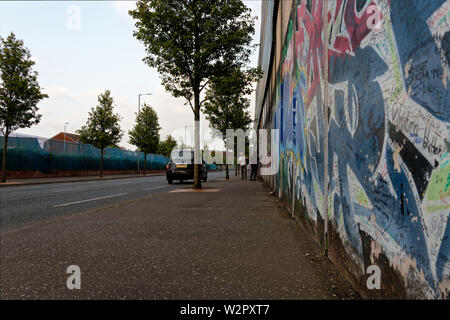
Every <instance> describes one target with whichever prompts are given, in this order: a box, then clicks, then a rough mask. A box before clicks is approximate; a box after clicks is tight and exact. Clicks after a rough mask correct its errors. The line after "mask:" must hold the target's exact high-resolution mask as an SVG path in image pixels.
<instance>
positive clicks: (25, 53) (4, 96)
mask: <svg viewBox="0 0 450 320" xmlns="http://www.w3.org/2000/svg"><path fill="white" fill-rule="evenodd" d="M30 58H31V54H30V51H29V50H28V49H27V48H25V47H24V44H23V41H22V40H18V39H16V36H15V35H14V33H11V34H10V35H9V36H8V37H7V38H6V39H4V38H1V37H0V78H1V83H0V131H1V132H2V133H3V157H2V178H1V181H2V182H6V170H7V167H6V159H7V152H8V138H9V135H10V134H11V133H12V132H14V131H15V130H17V129H19V128H29V127H31V126H32V125H34V124H38V123H39V121H40V120H41V115H40V114H37V111H38V110H39V109H38V107H37V104H38V103H39V101H41V100H42V99H44V98H48V95H46V94H43V93H42V92H41V88H40V87H39V84H38V82H37V76H38V73H37V72H36V71H33V69H32V67H33V65H34V61H32V60H31V59H30Z"/></svg>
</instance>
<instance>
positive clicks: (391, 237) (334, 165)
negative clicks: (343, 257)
mask: <svg viewBox="0 0 450 320" xmlns="http://www.w3.org/2000/svg"><path fill="white" fill-rule="evenodd" d="M323 3H324V2H323V1H321V0H294V3H293V7H292V12H291V16H290V20H289V23H288V27H287V31H286V33H285V37H284V39H283V42H282V43H283V46H282V48H281V50H282V59H281V61H280V64H279V65H278V66H276V69H277V73H276V74H273V75H269V78H270V77H274V78H275V80H276V85H275V90H274V91H273V92H271V91H270V90H269V91H268V92H269V95H270V96H266V97H265V100H264V101H265V102H264V103H265V104H264V106H262V107H260V109H262V110H263V111H262V112H263V113H265V114H263V115H262V116H261V117H260V118H261V122H260V127H261V128H268V129H270V128H275V129H280V131H281V132H280V137H281V143H280V150H277V152H279V153H280V157H281V164H280V170H279V172H278V174H277V176H276V177H269V176H268V177H265V179H266V181H267V182H268V183H270V184H271V185H272V187H273V188H274V189H276V190H278V191H279V194H280V195H281V196H282V197H283V199H284V200H285V201H286V203H287V204H291V203H293V206H294V208H293V209H294V210H297V212H296V214H297V215H301V217H302V218H304V217H305V216H306V219H307V220H308V221H310V222H311V223H312V224H316V225H317V224H318V222H319V221H324V220H325V211H326V210H325V209H327V210H328V216H329V219H330V221H331V226H332V228H333V231H334V232H336V233H337V234H338V235H339V241H341V242H342V245H343V247H344V248H345V251H346V253H347V254H348V256H349V257H351V259H352V260H353V261H354V262H355V264H356V265H357V266H359V268H360V269H361V270H360V274H364V272H365V271H364V270H365V269H366V268H367V264H368V262H367V261H365V259H364V255H365V254H366V253H367V252H366V253H365V252H364V250H365V247H366V246H365V245H364V243H363V239H361V233H364V234H367V235H368V236H369V238H370V244H369V245H370V252H369V256H370V263H373V264H376V263H377V261H379V258H380V256H381V255H383V256H384V257H385V258H386V259H387V261H388V264H389V268H391V269H392V270H394V271H395V272H396V273H397V274H398V275H400V278H401V279H402V281H403V284H402V285H403V286H404V289H403V290H405V294H406V296H408V297H426V298H449V296H450V261H449V258H450V240H449V235H450V231H449V228H450V227H449V224H450V221H449V219H448V218H449V215H450V122H449V121H450V66H449V64H450V0H433V1H416V0H336V1H329V2H328V22H327V23H326V21H324V19H323V10H324V7H323V6H324V4H323ZM325 28H328V34H329V37H328V39H325V36H324V35H325ZM325 41H328V51H327V52H325V49H324V48H325V47H324V42H325ZM324 63H328V69H329V74H328V79H327V81H324V78H323V66H324ZM324 84H326V86H325V85H324ZM325 90H327V91H328V118H329V125H328V150H327V152H325V150H324V147H323V142H324V138H325V137H324V133H325V132H326V130H325V123H326V122H325V121H324V120H325V119H324V112H323V110H324V108H323V105H324V92H325ZM258 94H264V92H263V91H262V90H260V91H259V92H258ZM262 100H263V99H258V101H262ZM257 109H258V107H257ZM325 156H328V163H329V166H328V168H327V170H328V174H329V178H330V180H329V192H328V199H324V196H325V192H324V170H325V168H324V157H325ZM324 200H325V201H324ZM324 203H328V208H324ZM296 208H297V209H296ZM300 208H304V210H303V211H305V212H300ZM382 272H383V270H382Z"/></svg>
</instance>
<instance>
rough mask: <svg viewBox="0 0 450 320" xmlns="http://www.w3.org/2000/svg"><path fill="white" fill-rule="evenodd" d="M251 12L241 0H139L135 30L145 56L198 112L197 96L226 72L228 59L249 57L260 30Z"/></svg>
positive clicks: (239, 62) (175, 92)
mask: <svg viewBox="0 0 450 320" xmlns="http://www.w3.org/2000/svg"><path fill="white" fill-rule="evenodd" d="M250 12H251V11H250V9H248V8H247V7H246V6H245V5H244V4H243V2H242V1H241V0H227V1H223V0H151V1H138V3H137V8H136V9H135V10H133V11H130V15H131V16H132V17H133V18H134V19H135V20H136V23H135V26H136V31H135V32H134V36H135V37H136V38H137V39H138V40H140V41H141V42H142V43H143V44H144V45H145V48H146V52H147V56H146V57H145V58H144V62H146V63H147V64H148V65H149V66H151V67H154V68H157V70H158V72H159V73H160V74H161V75H162V83H163V85H164V86H165V88H166V90H167V91H169V92H171V93H172V94H173V95H174V96H175V97H184V98H185V99H186V100H187V103H188V104H190V106H191V108H192V110H193V112H194V113H196V112H197V113H198V112H199V111H200V105H201V102H200V101H198V103H196V102H195V96H196V97H199V96H200V92H201V91H202V90H203V89H204V88H205V87H206V85H207V83H208V81H209V80H210V79H211V78H213V77H215V76H218V75H219V74H221V73H222V71H223V70H222V64H223V62H224V61H226V62H227V65H228V66H230V65H233V66H238V65H243V64H245V63H247V62H248V61H249V56H250V54H251V52H252V47H251V46H250V44H251V41H252V35H253V34H254V32H255V30H254V18H252V17H251V15H250ZM193 100H194V101H193Z"/></svg>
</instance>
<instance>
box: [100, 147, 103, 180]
mask: <svg viewBox="0 0 450 320" xmlns="http://www.w3.org/2000/svg"><path fill="white" fill-rule="evenodd" d="M100 178H103V148H101V149H100Z"/></svg>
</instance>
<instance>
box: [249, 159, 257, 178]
mask: <svg viewBox="0 0 450 320" xmlns="http://www.w3.org/2000/svg"><path fill="white" fill-rule="evenodd" d="M251 166H252V172H251V173H250V180H252V181H256V175H257V174H258V164H257V163H252V164H251Z"/></svg>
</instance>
